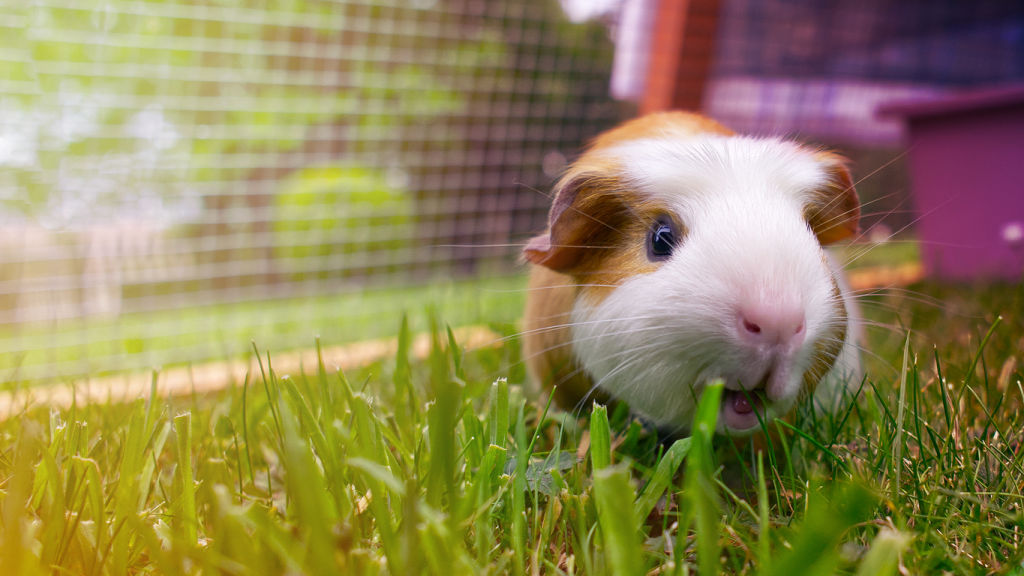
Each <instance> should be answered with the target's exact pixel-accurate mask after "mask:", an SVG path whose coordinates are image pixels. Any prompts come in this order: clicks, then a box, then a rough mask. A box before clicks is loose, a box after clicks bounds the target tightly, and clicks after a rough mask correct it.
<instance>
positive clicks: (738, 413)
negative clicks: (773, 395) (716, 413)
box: [719, 388, 770, 432]
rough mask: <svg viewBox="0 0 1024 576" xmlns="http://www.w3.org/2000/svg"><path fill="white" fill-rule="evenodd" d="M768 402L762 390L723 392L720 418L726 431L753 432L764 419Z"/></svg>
mask: <svg viewBox="0 0 1024 576" xmlns="http://www.w3.org/2000/svg"><path fill="white" fill-rule="evenodd" d="M766 405H770V401H769V400H768V398H767V396H766V395H765V391H764V389H763V388H755V389H753V390H724V391H723V392H722V404H721V407H720V409H719V410H720V418H721V420H722V424H723V425H724V427H725V428H726V429H728V430H732V431H737V432H742V431H747V430H753V429H754V428H756V427H757V426H758V425H759V424H760V421H761V420H764V419H765V406H766Z"/></svg>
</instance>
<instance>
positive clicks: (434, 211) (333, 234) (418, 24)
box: [0, 0, 623, 381]
mask: <svg viewBox="0 0 1024 576" xmlns="http://www.w3.org/2000/svg"><path fill="white" fill-rule="evenodd" d="M2 6H3V7H2V8H0V27H2V28H3V30H2V32H0V59H2V64H0V66H2V67H3V68H4V69H5V70H6V73H5V74H4V75H3V78H2V80H0V165H2V166H3V170H2V172H0V199H2V203H0V225H2V230H0V355H2V356H3V357H4V358H5V360H3V361H2V362H0V364H2V366H0V369H2V370H3V373H4V375H5V377H6V378H5V379H6V380H10V381H18V380H35V379H39V378H51V377H71V376H80V375H85V374H97V373H102V372H104V371H110V370H116V369H125V368H138V367H146V366H150V365H154V364H168V363H176V362H188V361H196V360H203V359H206V358H215V357H223V356H225V355H235V354H239V353H243V352H244V350H245V349H246V347H247V346H248V343H249V341H250V339H252V338H256V339H257V340H258V341H259V342H260V344H261V345H266V346H271V347H273V346H278V347H298V346H308V345H311V344H312V335H313V334H318V333H320V334H323V333H327V334H329V335H331V336H332V337H333V338H335V339H347V338H354V337H368V336H373V335H375V334H374V330H373V329H371V327H374V326H377V324H378V323H377V322H375V321H374V320H375V319H378V318H380V319H383V318H388V319H390V318H392V317H393V314H391V315H387V314H386V313H388V312H392V311H393V309H394V308H397V307H401V306H402V298H403V293H401V292H400V291H399V293H398V294H397V296H395V297H394V298H392V299H390V300H388V299H379V298H375V296H374V295H375V294H378V293H380V290H379V289H380V288H381V287H387V286H399V285H405V286H410V285H429V284H430V282H431V281H432V280H434V279H437V278H439V277H444V278H460V277H473V276H474V275H479V274H480V273H481V272H484V271H486V272H488V274H489V275H497V274H502V273H505V274H509V273H513V272H515V271H516V265H515V261H514V260H515V256H516V254H517V250H516V249H515V247H514V245H515V244H517V243H521V242H522V241H523V239H524V238H525V237H526V236H527V235H528V234H529V233H530V232H531V231H535V230H536V229H537V228H539V227H542V226H543V222H544V215H545V212H546V205H547V202H548V199H547V198H546V197H545V196H544V194H543V193H541V192H539V191H541V190H544V189H545V188H548V187H549V186H550V182H551V181H552V179H553V177H555V176H557V173H558V172H559V171H560V170H561V168H562V165H563V164H564V161H565V160H564V159H565V157H566V156H569V155H571V154H572V153H573V151H574V150H575V149H576V148H577V147H578V145H579V143H580V142H581V141H583V140H585V139H586V138H588V137H589V136H591V135H593V134H595V133H596V132H598V131H599V130H601V129H602V128H603V127H606V126H607V125H609V124H611V123H613V122H614V121H616V120H617V119H619V118H621V117H622V115H623V111H622V108H621V106H619V105H617V104H616V103H615V102H614V101H613V100H612V99H611V98H610V97H609V96H608V90H607V86H608V81H609V74H610V62H611V58H612V45H611V42H610V40H609V38H608V34H607V31H606V30H605V28H604V27H603V26H601V25H600V24H594V23H592V24H571V23H569V22H568V21H567V20H566V19H565V18H564V16H563V15H562V13H561V11H560V8H559V6H558V4H557V3H552V2H547V1H533V0H527V1H523V2H514V3H495V2H484V1H481V0H476V1H471V0H451V1H445V0H436V1H419V2H406V1H405V0H401V1H398V0H381V1H376V0H338V1H315V0H309V1H303V0H266V1H264V2H254V3H238V2H217V1H210V2H199V1H196V2H190V1H187V0H179V1H172V2H149V1H145V2H142V1H131V0H104V1H91V2H90V1H87V2H82V1H79V0H40V1H37V2H31V3H6V4H3V5H2ZM371 288H372V289H373V290H372V291H371ZM449 292H450V290H449ZM337 294H348V297H347V299H342V300H339V299H337V298H331V295H337ZM363 296H366V297H365V298H364V297H363ZM449 297H451V294H449ZM395 298H397V300H396V299H395ZM409 300H410V301H413V302H419V300H417V299H415V298H410V299H409ZM380 324H386V326H384V327H382V328H381V330H378V332H380V331H383V332H384V333H387V332H389V331H393V330H394V329H395V328H396V326H395V324H393V323H390V322H383V321H382V322H380ZM289 325H291V328H294V330H292V329H289ZM344 326H349V327H350V328H349V329H345V328H344ZM296 334H301V335H303V337H302V338H301V340H302V341H301V342H294V341H288V339H289V338H293V339H294V338H295V337H296Z"/></svg>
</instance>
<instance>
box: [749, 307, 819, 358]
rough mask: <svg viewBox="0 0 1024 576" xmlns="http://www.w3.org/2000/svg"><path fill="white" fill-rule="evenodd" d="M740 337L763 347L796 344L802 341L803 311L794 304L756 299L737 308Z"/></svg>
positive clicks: (803, 330) (803, 331) (794, 345)
mask: <svg viewBox="0 0 1024 576" xmlns="http://www.w3.org/2000/svg"><path fill="white" fill-rule="evenodd" d="M737 323H738V326H737V329H738V331H739V333H740V338H742V339H744V340H745V341H747V342H750V343H752V344H759V345H765V346H775V345H788V346H793V347H796V346H799V345H800V344H801V343H802V342H803V340H804V333H805V332H806V330H805V329H804V311H803V308H801V307H800V306H796V305H790V304H783V303H773V302H757V303H752V304H748V305H746V306H744V307H743V308H741V309H740V311H739V315H738V319H737Z"/></svg>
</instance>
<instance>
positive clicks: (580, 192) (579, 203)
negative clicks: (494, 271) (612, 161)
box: [523, 173, 626, 273]
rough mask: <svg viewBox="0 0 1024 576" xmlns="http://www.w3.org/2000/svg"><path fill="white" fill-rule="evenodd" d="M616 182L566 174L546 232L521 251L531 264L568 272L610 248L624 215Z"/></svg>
mask: <svg viewBox="0 0 1024 576" xmlns="http://www.w3.org/2000/svg"><path fill="white" fill-rule="evenodd" d="M619 189H620V185H619V183H618V180H617V179H616V178H614V177H611V176H607V175H597V174H587V173H583V174H580V173H576V174H572V173H570V174H568V175H566V176H565V177H564V178H562V180H561V181H559V183H558V185H557V186H556V187H555V200H554V202H553V203H552V205H551V211H550V212H549V213H548V230H547V232H545V233H544V234H541V235H540V236H535V237H533V238H532V239H530V241H529V242H528V243H527V244H526V247H525V248H524V249H523V256H525V257H526V259H527V260H528V261H530V262H532V263H534V264H538V265H540V266H546V267H547V268H550V269H552V270H554V271H556V272H566V273H568V272H571V271H573V270H574V269H576V268H578V267H579V265H580V264H581V263H582V262H583V261H584V260H586V259H588V258H589V257H594V256H600V254H599V252H600V251H601V249H602V248H609V247H611V246H612V245H613V244H612V241H613V239H614V234H615V233H617V232H618V228H617V223H618V222H619V221H620V220H621V219H622V217H623V215H624V212H625V211H626V208H625V205H624V203H623V199H622V198H621V197H620V195H619V194H618V193H617V191H618V190H619Z"/></svg>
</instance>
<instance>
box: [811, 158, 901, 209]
mask: <svg viewBox="0 0 1024 576" xmlns="http://www.w3.org/2000/svg"><path fill="white" fill-rule="evenodd" d="M911 148H913V146H908V147H907V149H906V150H904V151H902V152H900V153H899V154H897V155H896V156H894V157H893V158H892V159H891V160H889V161H887V162H885V163H884V164H882V165H881V166H879V167H878V168H875V169H874V170H872V171H871V172H868V173H867V174H866V175H865V176H862V177H861V178H860V179H859V180H857V181H856V182H854V183H853V184H851V185H850V186H849V187H848V188H846V189H844V190H843V194H845V193H846V192H849V191H850V190H853V189H854V188H856V187H857V186H859V185H860V184H861V183H862V182H864V181H865V180H867V179H868V178H871V177H872V176H874V175H875V174H878V173H879V172H881V171H882V170H885V169H886V168H888V167H889V166H892V165H893V164H895V163H896V162H898V161H899V160H900V159H901V158H903V157H904V156H906V155H907V153H909V152H910V149H911ZM843 194H837V195H836V196H835V198H833V199H832V200H831V201H830V202H829V203H828V204H826V205H825V206H823V207H821V208H820V209H819V211H818V212H817V213H816V214H814V216H819V215H820V214H821V213H822V212H824V211H825V210H827V209H829V208H831V204H832V202H837V201H840V199H841V198H842V196H843Z"/></svg>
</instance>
